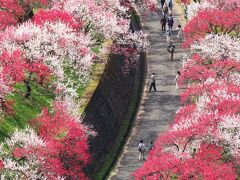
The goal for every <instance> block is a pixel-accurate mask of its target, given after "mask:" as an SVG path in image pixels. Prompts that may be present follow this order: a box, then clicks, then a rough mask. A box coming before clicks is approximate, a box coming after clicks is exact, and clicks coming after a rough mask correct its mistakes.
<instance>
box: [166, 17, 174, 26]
mask: <svg viewBox="0 0 240 180" xmlns="http://www.w3.org/2000/svg"><path fill="white" fill-rule="evenodd" d="M167 21H168V27H169V28H170V29H172V28H173V24H174V20H173V17H172V15H171V14H170V15H169V16H168V20H167Z"/></svg>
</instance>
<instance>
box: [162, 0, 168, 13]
mask: <svg viewBox="0 0 240 180" xmlns="http://www.w3.org/2000/svg"><path fill="white" fill-rule="evenodd" d="M162 13H163V16H167V15H168V6H167V3H166V2H165V3H164V5H163V8H162Z"/></svg>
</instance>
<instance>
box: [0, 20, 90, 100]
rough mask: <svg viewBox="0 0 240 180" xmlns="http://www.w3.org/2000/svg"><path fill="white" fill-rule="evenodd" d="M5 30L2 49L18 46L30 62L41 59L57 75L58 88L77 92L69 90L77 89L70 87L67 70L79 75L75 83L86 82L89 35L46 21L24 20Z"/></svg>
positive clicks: (11, 49) (70, 81)
mask: <svg viewBox="0 0 240 180" xmlns="http://www.w3.org/2000/svg"><path fill="white" fill-rule="evenodd" d="M38 17H39V16H38ZM41 22H42V21H41ZM5 33H6V37H5V38H4V39H3V41H2V42H1V49H3V50H8V51H9V50H10V51H14V50H15V49H21V50H22V51H25V54H26V59H27V60H28V61H29V63H32V64H33V63H35V62H37V61H36V60H38V59H42V62H43V63H44V64H45V65H46V66H47V67H48V68H49V69H50V70H51V71H52V73H53V75H54V76H55V77H56V79H57V84H56V86H57V87H56V88H57V89H59V88H60V89H63V90H65V92H66V93H72V95H74V94H76V93H74V91H72V90H71V89H73V88H74V89H77V88H75V87H73V84H72V80H71V79H70V78H69V77H67V76H66V73H65V71H66V70H68V71H70V73H68V74H73V73H75V74H76V76H77V77H78V78H79V80H78V81H79V84H78V86H81V85H83V84H85V83H86V82H87V80H88V78H89V74H90V68H91V65H92V57H93V54H92V53H91V50H90V47H89V44H91V41H90V37H89V36H85V35H83V34H81V33H77V32H75V30H74V29H72V28H70V27H68V26H67V25H66V24H64V23H61V22H56V23H54V22H53V23H51V22H48V21H46V22H45V25H42V26H39V25H36V24H34V23H32V22H27V23H24V24H22V25H20V26H18V27H17V28H16V29H15V30H13V29H12V28H9V29H7V30H6V31H5ZM67 86H70V87H69V88H67ZM74 96H76V95H74Z"/></svg>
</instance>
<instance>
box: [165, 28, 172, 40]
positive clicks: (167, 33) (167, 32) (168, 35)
mask: <svg viewBox="0 0 240 180" xmlns="http://www.w3.org/2000/svg"><path fill="white" fill-rule="evenodd" d="M166 35H167V42H168V43H169V42H170V37H171V35H172V30H171V29H170V28H168V29H167V31H166Z"/></svg>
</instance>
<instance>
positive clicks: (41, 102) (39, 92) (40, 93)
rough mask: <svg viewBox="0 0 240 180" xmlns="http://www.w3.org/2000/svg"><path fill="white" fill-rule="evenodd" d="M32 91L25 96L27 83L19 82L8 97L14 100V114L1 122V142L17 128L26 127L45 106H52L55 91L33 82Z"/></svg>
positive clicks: (6, 116)
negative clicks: (28, 95)
mask: <svg viewBox="0 0 240 180" xmlns="http://www.w3.org/2000/svg"><path fill="white" fill-rule="evenodd" d="M31 88H32V92H31V95H30V97H29V98H25V97H24V94H25V89H26V88H25V85H24V84H17V85H16V86H15V89H16V92H15V93H13V94H12V95H9V96H8V97H7V99H8V100H12V101H13V102H14V104H13V108H14V115H5V118H4V119H1V123H0V142H2V141H3V140H4V139H5V138H6V137H8V136H9V134H10V133H12V132H13V131H14V130H15V129H16V128H19V129H22V128H24V127H25V126H26V125H27V123H28V121H29V120H31V119H34V118H36V117H37V115H38V114H40V113H41V110H42V108H43V107H46V106H47V107H50V105H51V102H52V101H53V99H54V95H53V92H52V91H50V90H48V89H46V88H43V87H42V86H40V85H38V84H37V83H31Z"/></svg>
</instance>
